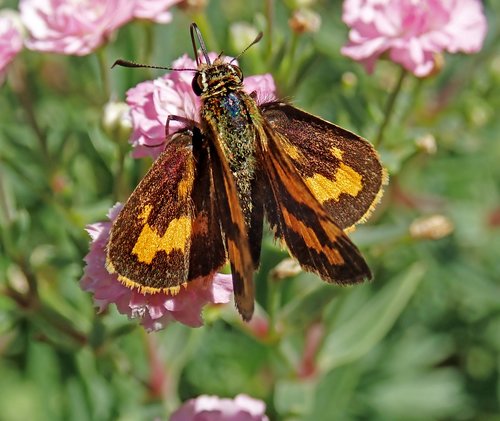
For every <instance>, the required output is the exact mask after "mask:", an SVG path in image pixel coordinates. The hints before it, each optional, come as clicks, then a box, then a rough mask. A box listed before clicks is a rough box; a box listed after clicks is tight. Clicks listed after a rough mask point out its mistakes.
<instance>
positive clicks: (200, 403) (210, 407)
mask: <svg viewBox="0 0 500 421" xmlns="http://www.w3.org/2000/svg"><path fill="white" fill-rule="evenodd" d="M265 410H266V405H265V403H264V402H262V401H261V400H258V399H254V398H252V397H250V396H247V395H243V394H241V395H238V396H236V397H235V398H234V399H229V398H219V397H217V396H208V395H202V396H198V397H197V398H196V399H190V400H188V401H187V402H185V403H184V404H183V405H182V406H181V407H180V408H179V409H178V410H177V411H175V412H174V413H173V414H172V416H171V417H170V421H269V418H268V417H267V416H266V414H265V412H264V411H265Z"/></svg>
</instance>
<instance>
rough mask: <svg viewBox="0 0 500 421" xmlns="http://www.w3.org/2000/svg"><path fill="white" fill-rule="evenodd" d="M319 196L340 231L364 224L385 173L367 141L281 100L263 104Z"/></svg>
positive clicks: (288, 151)
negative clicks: (359, 223) (357, 224)
mask: <svg viewBox="0 0 500 421" xmlns="http://www.w3.org/2000/svg"><path fill="white" fill-rule="evenodd" d="M261 109H262V112H263V115H264V117H265V119H266V121H267V122H268V123H269V125H270V126H271V127H272V128H273V130H274V131H275V132H276V133H279V134H281V147H282V148H283V151H284V153H285V154H286V155H288V157H289V158H290V161H291V164H292V166H293V167H294V168H295V170H296V171H297V172H298V173H299V174H300V176H301V178H302V179H303V180H304V182H305V184H306V185H307V187H308V188H309V190H310V191H311V192H312V193H313V195H314V196H315V198H316V199H317V200H318V201H319V202H320V203H321V205H322V206H323V207H324V208H325V209H326V210H327V212H328V214H329V215H330V216H331V218H332V219H333V221H334V222H335V223H336V224H337V225H338V226H339V227H340V228H342V229H348V228H350V227H352V226H353V225H354V224H356V223H357V222H363V221H364V219H366V218H367V217H368V216H369V214H370V213H371V211H372V210H373V208H374V206H375V205H376V204H377V202H378V201H379V200H380V197H381V195H382V186H383V184H385V183H386V181H387V180H386V178H387V176H386V173H385V170H384V169H383V167H382V165H381V164H380V161H379V157H378V154H377V152H376V151H375V149H374V148H373V147H372V145H370V143H369V142H368V141H366V140H365V139H363V138H362V137H359V136H357V135H356V134H354V133H351V132H349V131H348V130H345V129H343V128H342V127H339V126H336V125H335V124H332V123H330V122H328V121H325V120H322V119H320V118H318V117H316V116H313V115H311V114H308V113H306V112H304V111H301V110H299V109H297V108H295V107H293V106H291V105H289V104H286V103H283V102H270V103H267V104H263V105H262V106H261Z"/></svg>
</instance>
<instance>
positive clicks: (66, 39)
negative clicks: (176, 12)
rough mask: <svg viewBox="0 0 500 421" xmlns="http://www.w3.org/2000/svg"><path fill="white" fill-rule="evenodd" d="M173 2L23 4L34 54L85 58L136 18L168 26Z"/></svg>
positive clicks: (51, 0) (40, 0) (55, 0)
mask: <svg viewBox="0 0 500 421" xmlns="http://www.w3.org/2000/svg"><path fill="white" fill-rule="evenodd" d="M175 3H177V1H174V0H157V1H154V0H79V1H74V0H21V1H20V4H19V8H20V10H21V17H22V20H23V23H24V25H25V26H26V28H27V30H28V32H29V35H30V36H29V38H28V39H27V41H26V46H27V47H28V48H30V49H32V50H37V51H47V52H53V53H59V54H70V55H79V56H82V55H86V54H90V53H91V52H93V51H94V50H96V49H97V48H98V47H99V46H101V45H102V44H104V43H105V42H106V41H107V40H108V39H109V37H110V36H111V34H112V33H113V32H114V31H115V30H116V29H118V28H119V27H120V26H122V25H124V24H125V23H127V22H129V21H131V20H132V19H134V18H141V19H150V20H154V21H158V22H167V21H169V20H170V15H169V13H168V12H167V9H168V7H170V6H172V5H173V4H175Z"/></svg>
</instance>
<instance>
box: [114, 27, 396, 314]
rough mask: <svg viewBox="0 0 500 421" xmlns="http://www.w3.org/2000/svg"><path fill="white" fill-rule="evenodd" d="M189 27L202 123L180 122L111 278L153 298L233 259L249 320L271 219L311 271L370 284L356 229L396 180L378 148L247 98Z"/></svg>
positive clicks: (125, 213) (118, 223)
mask: <svg viewBox="0 0 500 421" xmlns="http://www.w3.org/2000/svg"><path fill="white" fill-rule="evenodd" d="M190 31H191V40H192V43H193V48H194V50H195V55H196V63H197V68H196V69H194V76H193V80H192V88H193V91H194V93H195V94H196V95H198V96H199V97H200V99H201V108H200V110H199V122H195V121H190V120H187V119H185V118H180V117H175V116H172V117H171V119H173V120H180V121H183V122H184V123H185V127H184V128H183V129H181V130H179V131H178V132H176V133H175V134H173V135H169V136H168V138H167V142H166V146H165V148H164V150H163V152H162V153H161V155H160V156H159V157H158V159H157V160H156V161H155V162H154V164H153V165H152V167H151V168H150V170H149V171H148V173H147V174H146V175H145V177H144V178H143V179H142V181H141V182H140V183H139V185H138V186H137V188H136V189H135V190H134V192H133V193H132V194H131V196H130V197H129V199H128V201H127V202H126V203H125V205H124V207H123V208H122V210H121V212H120V214H119V215H118V217H117V219H116V220H115V221H114V223H113V226H112V229H111V233H110V238H109V241H108V244H107V259H106V267H107V269H108V271H109V272H110V273H114V274H116V275H117V276H118V279H119V281H120V282H122V283H123V284H124V285H126V286H127V287H129V288H133V289H138V290H140V291H141V292H142V293H144V294H155V293H159V292H165V293H168V294H175V293H177V292H178V291H179V289H180V288H181V286H183V285H184V286H185V285H187V284H189V283H190V282H192V281H194V280H197V279H200V278H207V277H210V276H213V275H214V274H215V273H216V272H217V271H218V270H219V269H220V268H221V267H222V266H223V265H225V264H226V262H227V261H228V260H229V262H230V265H231V273H232V281H233V290H234V297H235V303H236V307H237V309H238V311H239V313H240V314H241V316H242V318H243V319H244V320H247V321H248V320H250V319H251V317H252V314H253V311H254V295H255V294H254V282H253V275H254V272H255V271H256V270H257V269H258V267H259V261H260V252H261V243H262V235H263V226H264V220H265V219H266V220H267V221H268V223H269V225H270V227H271V229H272V230H273V232H274V236H275V238H276V239H277V240H279V241H280V242H281V243H282V244H284V245H286V247H287V248H288V250H289V252H290V254H291V255H292V256H293V257H294V258H295V259H297V260H298V262H299V263H300V265H301V266H302V268H304V269H305V270H308V271H311V272H314V273H316V274H318V275H319V276H320V277H321V278H322V279H323V280H325V281H326V282H330V283H336V284H343V285H344V284H355V283H358V282H362V281H363V280H366V279H370V278H371V276H372V275H371V272H370V269H369V267H368V265H367V263H366V261H365V260H364V258H363V257H362V255H361V254H360V252H359V250H358V248H357V247H356V246H355V245H354V244H353V243H352V241H351V240H350V239H349V237H348V236H347V235H346V233H345V231H347V230H348V229H350V228H352V227H353V226H354V225H355V224H356V223H358V222H361V221H364V220H365V219H366V218H367V217H368V216H369V214H370V213H371V212H372V210H373V209H374V206H375V205H376V204H377V202H378V201H379V200H380V197H381V195H382V191H383V185H384V184H385V182H386V173H385V170H384V168H383V166H382V164H381V163H380V160H379V157H378V154H377V152H376V151H375V149H374V148H373V147H372V145H371V144H370V143H369V142H368V141H366V140H365V139H363V138H361V137H360V136H357V135H356V134H354V133H351V132H349V131H347V130H345V129H343V128H341V127H339V126H336V125H334V124H332V123H329V122H327V121H325V120H322V119H321V118H319V117H316V116H314V115H311V114H308V113H306V112H304V111H302V110H299V109H298V108H295V107H293V106H292V105H290V104H288V103H286V102H281V101H271V102H266V103H262V104H258V103H257V101H256V98H255V95H253V94H248V93H246V92H245V91H244V90H243V73H242V71H241V69H240V68H239V67H238V66H237V65H236V64H234V63H233V62H224V60H223V59H222V58H221V56H220V55H219V57H217V58H216V59H215V60H213V61H211V60H210V58H209V56H208V53H207V49H206V47H205V43H204V41H203V37H202V35H201V32H200V30H199V29H198V27H197V25H196V24H195V23H193V24H191V27H190ZM259 39H260V36H259V37H258V38H257V39H256V40H255V41H254V43H255V42H257V41H258V40H259ZM196 40H197V41H198V44H199V45H200V49H201V55H198V54H197V49H196ZM252 44H253V43H252ZM252 44H251V45H252ZM117 64H121V65H124V66H128V67H140V66H142V65H137V64H135V63H132V62H126V61H124V60H119V61H117ZM147 67H154V66H147ZM167 126H168V122H167Z"/></svg>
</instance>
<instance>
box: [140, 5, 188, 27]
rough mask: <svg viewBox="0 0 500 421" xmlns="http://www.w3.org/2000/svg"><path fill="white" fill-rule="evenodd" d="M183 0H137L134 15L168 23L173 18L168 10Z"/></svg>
mask: <svg viewBox="0 0 500 421" xmlns="http://www.w3.org/2000/svg"><path fill="white" fill-rule="evenodd" d="M181 1H182V0H136V2H135V8H134V12H133V13H134V17H136V18H138V19H148V20H152V21H154V22H157V23H167V22H170V21H171V20H172V14H171V13H170V12H168V11H167V9H169V8H170V7H172V6H174V5H175V4H177V3H180V2H181Z"/></svg>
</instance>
